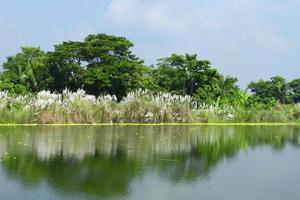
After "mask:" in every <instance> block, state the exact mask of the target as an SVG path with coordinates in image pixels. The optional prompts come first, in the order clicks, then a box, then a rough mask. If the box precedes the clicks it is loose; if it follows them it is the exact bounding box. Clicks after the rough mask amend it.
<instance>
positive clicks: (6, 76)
mask: <svg viewBox="0 0 300 200" xmlns="http://www.w3.org/2000/svg"><path fill="white" fill-rule="evenodd" d="M46 59H47V57H46V54H45V52H43V51H42V50H41V49H40V48H33V47H22V52H20V53H18V54H17V55H15V56H11V57H8V59H7V61H6V62H5V63H4V64H3V69H4V72H3V73H2V74H1V89H6V90H9V91H10V90H13V91H14V92H18V93H20V92H22V91H25V90H28V91H32V92H37V91H40V90H43V89H47V88H48V86H49V83H50V82H51V77H50V75H49V71H48V69H47V66H46Z"/></svg>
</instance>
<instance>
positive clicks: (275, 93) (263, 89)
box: [248, 76, 290, 103]
mask: <svg viewBox="0 0 300 200" xmlns="http://www.w3.org/2000/svg"><path fill="white" fill-rule="evenodd" d="M248 89H250V91H251V92H252V94H253V96H254V97H255V99H256V100H257V101H258V102H260V103H267V102H269V101H272V99H274V100H277V101H278V102H280V103H289V102H290V101H289V98H288V85H287V83H286V81H285V79H284V78H283V77H281V76H275V77H272V78H271V79H270V80H268V81H264V80H259V81H258V82H251V83H250V84H249V85H248Z"/></svg>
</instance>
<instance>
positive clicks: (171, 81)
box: [153, 54, 239, 103]
mask: <svg viewBox="0 0 300 200" xmlns="http://www.w3.org/2000/svg"><path fill="white" fill-rule="evenodd" d="M153 74H154V77H155V78H154V79H155V83H156V84H157V85H158V88H160V89H161V90H163V91H169V92H173V93H177V94H188V95H191V96H194V98H195V100H197V101H201V102H205V103H213V102H215V101H216V100H217V99H218V98H219V99H220V98H222V99H225V98H229V97H232V96H233V94H236V93H237V92H238V91H239V88H238V86H237V85H236V83H237V79H236V78H232V77H225V78H224V77H223V76H222V75H221V74H220V73H219V72H218V71H217V70H216V69H214V68H213V67H212V66H211V64H210V62H209V61H207V60H198V58H197V55H196V54H185V55H177V54H173V55H171V56H170V57H168V58H163V59H160V60H159V63H158V67H157V69H155V70H154V72H153Z"/></svg>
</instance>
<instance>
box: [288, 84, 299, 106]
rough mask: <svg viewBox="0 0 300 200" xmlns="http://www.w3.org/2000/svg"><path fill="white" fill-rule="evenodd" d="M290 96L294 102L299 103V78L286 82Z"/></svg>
mask: <svg viewBox="0 0 300 200" xmlns="http://www.w3.org/2000/svg"><path fill="white" fill-rule="evenodd" d="M288 86H289V91H290V97H291V99H292V100H293V102H294V103H300V79H295V80H293V81H291V82H289V83H288Z"/></svg>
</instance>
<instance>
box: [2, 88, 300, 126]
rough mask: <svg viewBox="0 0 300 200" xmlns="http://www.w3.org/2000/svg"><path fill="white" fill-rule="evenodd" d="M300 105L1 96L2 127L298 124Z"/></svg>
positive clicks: (138, 95)
mask: <svg viewBox="0 0 300 200" xmlns="http://www.w3.org/2000/svg"><path fill="white" fill-rule="evenodd" d="M299 123H300V105H299V104H293V105H280V104H278V105H276V106H273V107H269V108H268V107H266V106H263V107H258V106H257V107H251V108H247V107H244V106H235V107H234V106H222V107H219V106H217V105H205V104H201V103H199V102H197V103H196V102H194V101H193V100H192V98H191V97H190V96H179V95H172V94H170V93H152V92H148V91H143V90H138V91H135V92H132V93H129V94H128V95H127V96H126V97H125V98H124V99H123V100H122V101H120V102H118V101H117V100H116V98H115V97H114V96H110V95H106V96H100V97H98V98H96V97H95V96H92V95H87V94H85V92H84V91H83V90H78V91H77V92H70V91H68V90H65V91H64V92H63V93H62V94H56V93H50V92H48V91H41V92H39V93H38V94H36V95H33V94H30V95H23V96H16V95H9V94H8V93H7V92H0V124H2V125H16V126H17V125H23V124H24V125H31V126H34V125H49V124H52V125H55V126H58V125H68V126H71V125H112V124H115V125H123V126H124V125H146V124H147V125H178V124H180V125H244V124H245V125H252V124H253V125H298V124H299Z"/></svg>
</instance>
